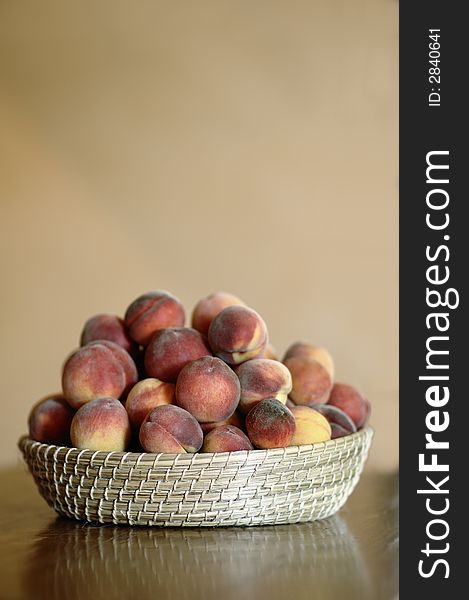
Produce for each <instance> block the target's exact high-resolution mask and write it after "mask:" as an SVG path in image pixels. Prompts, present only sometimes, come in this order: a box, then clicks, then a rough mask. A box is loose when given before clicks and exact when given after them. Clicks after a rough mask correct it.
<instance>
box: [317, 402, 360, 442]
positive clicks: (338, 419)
mask: <svg viewBox="0 0 469 600" xmlns="http://www.w3.org/2000/svg"><path fill="white" fill-rule="evenodd" d="M315 410H317V411H318V412H320V413H321V414H322V415H324V416H325V417H326V419H327V420H328V421H329V424H330V426H331V429H332V435H331V438H332V439H335V438H338V437H343V436H345V435H349V434H351V433H355V431H357V428H356V426H355V423H354V422H353V421H352V419H351V418H350V417H349V416H348V415H347V414H346V413H344V411H343V410H341V409H340V408H337V406H332V405H330V404H319V405H318V406H316V407H315Z"/></svg>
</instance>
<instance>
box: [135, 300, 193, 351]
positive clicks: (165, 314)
mask: <svg viewBox="0 0 469 600" xmlns="http://www.w3.org/2000/svg"><path fill="white" fill-rule="evenodd" d="M185 319H186V317H185V313H184V307H183V306H182V304H181V302H180V301H179V300H178V299H177V298H176V297H175V296H173V295H172V294H170V293H169V292H166V291H164V290H157V291H155V292H148V293H146V294H143V295H142V296H139V297H138V298H137V299H136V300H134V301H133V302H132V303H131V305H130V306H129V307H128V309H127V311H126V313H125V324H126V327H127V329H128V332H129V335H130V337H131V338H132V339H133V340H134V341H135V342H137V343H138V344H141V345H142V346H146V345H147V344H148V342H149V341H150V339H151V337H152V335H153V334H154V333H155V332H156V331H159V330H160V329H164V328H166V327H182V326H183V325H184V321H185Z"/></svg>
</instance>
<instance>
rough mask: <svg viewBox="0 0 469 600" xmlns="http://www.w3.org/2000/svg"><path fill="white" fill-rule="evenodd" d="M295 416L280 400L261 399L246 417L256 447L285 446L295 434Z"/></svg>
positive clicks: (249, 433) (247, 428) (248, 431)
mask: <svg viewBox="0 0 469 600" xmlns="http://www.w3.org/2000/svg"><path fill="white" fill-rule="evenodd" d="M295 427H296V424H295V417H294V416H293V414H292V413H291V411H290V410H289V409H288V408H287V407H286V406H285V405H284V404H282V402H280V400H277V399H276V398H267V399H265V400H261V401H260V402H259V403H258V404H256V406H254V408H253V409H252V410H251V411H250V412H249V414H248V416H247V417H246V430H247V434H248V436H249V439H250V440H251V442H252V443H253V445H254V446H255V447H256V448H263V449H266V448H285V447H286V446H289V445H290V443H291V441H292V439H293V436H294V434H295Z"/></svg>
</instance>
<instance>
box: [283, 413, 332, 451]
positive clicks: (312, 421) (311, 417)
mask: <svg viewBox="0 0 469 600" xmlns="http://www.w3.org/2000/svg"><path fill="white" fill-rule="evenodd" d="M291 412H292V414H293V416H294V417H295V423H296V429H295V433H294V435H293V438H292V440H291V442H290V446H303V445H304V444H318V443H319V442H327V441H328V440H330V439H331V426H330V425H329V421H328V420H327V419H326V417H324V416H323V415H321V414H320V413H318V412H317V411H316V410H314V409H312V408H310V407H309V406H295V407H294V408H292V409H291Z"/></svg>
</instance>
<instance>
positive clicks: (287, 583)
mask: <svg viewBox="0 0 469 600" xmlns="http://www.w3.org/2000/svg"><path fill="white" fill-rule="evenodd" d="M0 490H1V494H0V496H1V498H0V508H1V510H0V582H1V583H0V598H2V599H5V600H13V599H21V600H23V599H26V600H30V599H31V600H36V599H37V600H42V599H47V600H54V599H55V598H57V599H60V600H68V599H73V600H74V599H77V600H78V599H79V600H86V599H88V598H90V599H91V598H92V599H94V600H99V599H100V598H105V599H106V600H113V599H124V600H125V599H129V600H132V599H134V598H135V599H138V600H145V599H146V598H152V599H158V600H159V599H162V600H166V599H170V600H178V599H185V598H187V599H191V600H197V599H199V598H200V599H202V598H203V599H204V600H210V599H212V598H213V599H216V600H231V599H233V600H235V599H236V600H249V599H251V598H253V599H256V600H263V599H264V598H265V599H268V600H276V599H279V600H280V599H290V598H291V600H302V599H305V600H306V599H308V600H329V599H330V600H332V599H334V600H353V599H355V598H356V599H357V600H358V599H359V600H368V599H370V600H387V599H392V598H395V597H396V596H397V565H398V561H397V554H398V525H397V510H398V506H397V476H396V475H394V474H380V473H371V472H366V473H365V474H364V475H363V477H362V479H361V481H360V483H359V485H358V487H357V489H356V490H355V492H354V494H353V495H352V496H351V498H350V499H349V501H348V502H347V504H346V505H345V507H344V508H343V509H342V510H341V511H340V513H338V514H337V515H335V516H333V517H331V518H329V519H326V520H324V521H318V522H315V523H308V524H298V525H281V526H275V527H274V526H269V527H253V528H225V529H223V528H222V529H157V528H153V529H152V528H136V527H135V528H130V527H123V526H119V527H117V526H116V527H114V526H92V525H86V524H84V523H80V522H75V521H70V520H67V519H64V518H59V517H57V516H56V515H55V513H54V512H53V511H52V509H50V508H49V507H48V506H47V505H46V503H45V502H44V501H43V500H42V498H41V497H40V496H39V494H38V493H37V491H36V488H35V486H34V483H33V481H32V479H31V477H30V475H29V474H28V473H27V471H26V470H25V469H22V468H16V469H6V470H5V469H4V470H1V471H0Z"/></svg>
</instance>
